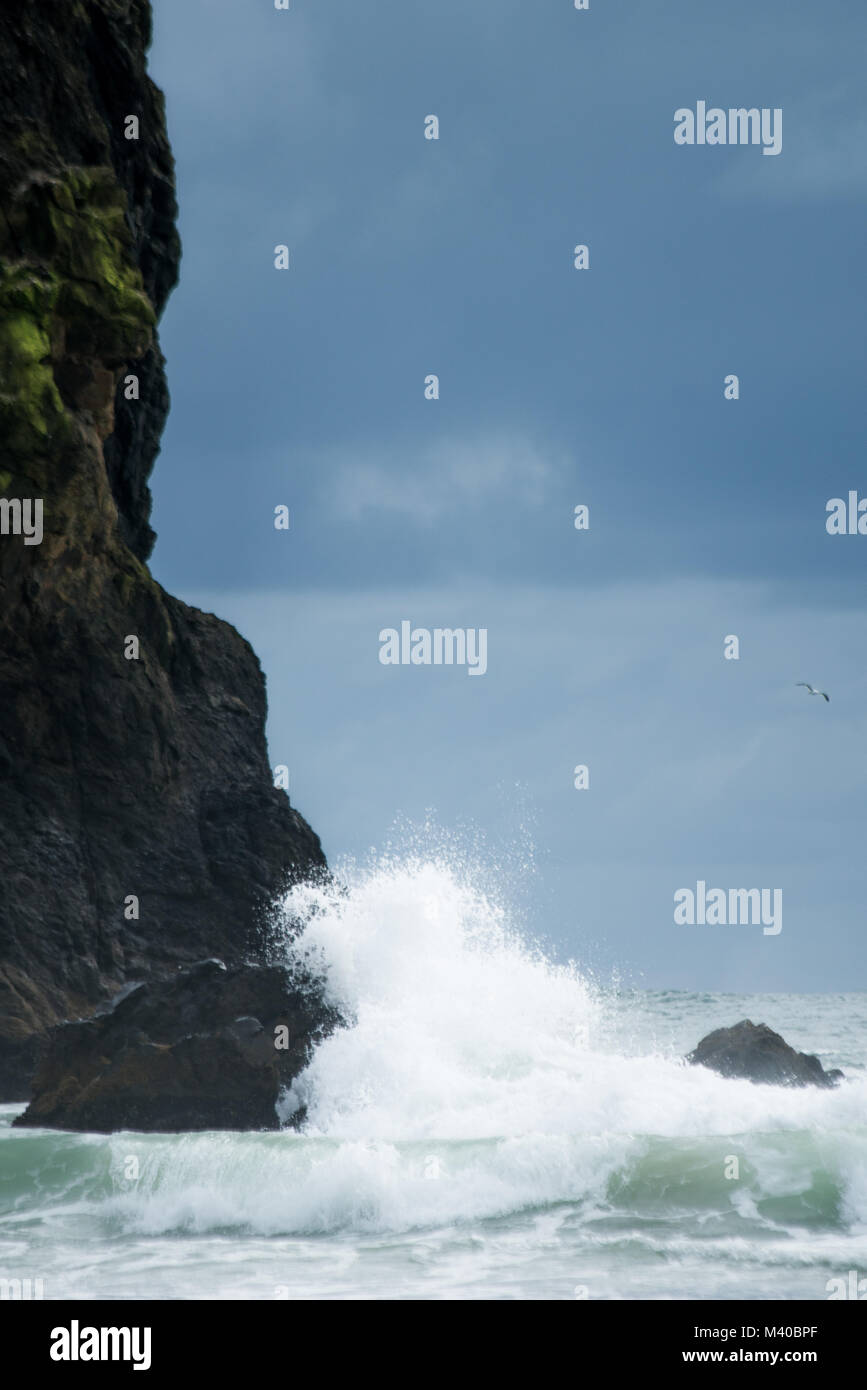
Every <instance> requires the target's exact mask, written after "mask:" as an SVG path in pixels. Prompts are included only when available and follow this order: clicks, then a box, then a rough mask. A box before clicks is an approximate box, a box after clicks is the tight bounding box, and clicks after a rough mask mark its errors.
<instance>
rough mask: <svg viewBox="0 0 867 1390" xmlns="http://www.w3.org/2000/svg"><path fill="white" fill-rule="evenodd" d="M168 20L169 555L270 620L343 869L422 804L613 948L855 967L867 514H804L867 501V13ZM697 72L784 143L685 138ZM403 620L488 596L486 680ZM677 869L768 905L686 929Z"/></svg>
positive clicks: (157, 71) (530, 919)
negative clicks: (580, 778)
mask: <svg viewBox="0 0 867 1390" xmlns="http://www.w3.org/2000/svg"><path fill="white" fill-rule="evenodd" d="M154 10H155V42H154V47H153V50H152V55H151V71H152V74H153V76H154V78H155V80H156V81H157V82H158V83H159V84H160V85H161V86H162V87H163V88H164V90H165V92H166V98H167V108H168V121H169V132H170V136H171V139H172V144H173V146H174V151H175V157H176V160H177V167H178V191H179V199H180V205H181V220H180V227H181V234H182V238H183V242H184V259H183V263H182V268H181V281H180V285H179V287H178V289H176V290H175V292H174V295H173V297H172V299H171V301H170V304H169V308H168V310H167V311H166V314H165V317H164V320H163V326H162V341H163V348H164V351H165V353H166V355H167V357H168V370H169V382H170V387H171V393H172V401H173V404H172V413H171V416H170V420H169V424H168V428H167V431H166V435H165V440H164V448H163V452H162V455H161V457H160V459H159V461H158V463H157V467H156V469H155V472H154V477H153V481H152V486H153V491H154V499H155V505H154V518H153V520H154V525H155V527H156V530H157V532H158V535H159V540H158V543H157V547H156V551H155V554H154V561H153V568H154V572H155V574H156V576H157V578H158V579H159V580H160V581H161V582H162V583H163V584H165V586H166V587H167V588H168V589H170V590H171V591H172V592H174V593H177V594H179V595H180V596H181V597H183V598H185V599H186V600H187V601H189V602H192V603H194V604H197V605H199V606H201V607H205V608H208V609H210V610H212V611H214V612H216V613H218V614H220V615H221V616H223V617H226V618H228V619H229V620H230V621H232V622H234V623H235V624H236V625H237V626H238V627H239V628H240V630H241V631H242V632H243V633H244V635H245V636H246V637H248V638H249V639H250V641H251V642H252V643H253V646H254V647H255V649H256V651H257V652H258V654H259V656H260V659H261V660H262V664H263V666H264V669H265V672H266V675H267V678H268V690H269V702H270V719H269V730H268V732H269V741H270V749H271V760H272V763H274V764H278V763H285V764H287V765H288V766H289V768H290V778H291V787H290V791H291V796H292V800H293V803H294V804H295V805H297V806H298V807H299V809H300V810H301V811H302V812H303V813H304V814H305V815H306V816H307V817H308V819H309V820H310V821H311V823H312V824H313V825H314V827H315V828H316V830H317V831H318V832H319V834H320V835H321V837H322V840H323V844H324V847H325V850H326V853H327V854H328V856H329V859H330V860H331V861H332V862H336V861H338V860H339V858H340V857H341V855H343V854H346V853H354V854H362V855H363V854H364V853H365V852H366V851H367V850H368V848H369V847H377V846H382V845H383V844H385V843H386V841H387V840H388V839H389V836H390V834H391V833H392V830H393V826H394V823H395V820H396V818H404V819H406V818H408V819H409V820H421V819H423V818H424V816H425V813H426V812H427V811H428V810H431V811H432V812H433V813H434V814H435V817H436V820H437V822H438V824H439V825H440V826H442V827H443V828H444V829H445V830H446V831H458V832H459V833H460V834H462V835H464V836H465V837H466V838H470V839H471V838H473V836H474V835H475V836H482V837H484V839H485V841H486V842H487V845H488V849H487V850H486V851H483V856H484V855H487V856H488V857H489V858H490V859H491V860H493V861H496V862H499V861H500V860H503V859H505V860H506V861H508V862H509V863H510V864H512V866H513V867H514V866H516V865H519V864H520V863H521V862H522V859H523V856H524V854H525V853H526V847H527V839H528V837H529V838H530V839H531V840H532V842H533V844H534V846H535V855H534V871H533V873H532V875H530V876H529V877H527V876H524V877H523V878H522V877H521V874H520V873H518V872H517V871H516V872H515V873H514V874H512V875H511V876H510V875H506V876H504V878H503V883H504V887H505V891H507V892H508V893H509V895H511V896H512V897H513V898H514V902H515V910H516V913H517V914H518V915H519V916H520V917H521V919H522V920H525V921H526V922H527V925H528V927H529V929H530V930H531V931H533V932H536V933H538V932H541V933H543V934H545V935H546V936H547V937H548V938H550V940H551V941H552V943H553V946H554V949H555V951H556V952H557V953H558V954H559V955H562V956H573V957H575V958H576V959H578V960H579V961H582V962H585V963H587V964H589V965H592V966H593V967H594V968H595V969H597V970H598V971H599V972H601V974H602V976H603V978H605V977H607V975H608V973H609V972H610V971H611V970H612V969H617V970H618V971H619V972H620V973H621V974H622V976H623V977H624V978H625V979H626V980H628V981H630V982H632V983H637V984H645V985H648V986H652V987H657V988H667V987H670V988H691V989H714V990H750V989H756V990H777V989H778V990H797V989H827V990H843V989H854V988H862V989H863V988H865V987H867V984H865V969H864V965H865V954H867V953H865V949H864V933H865V925H867V923H865V911H864V902H865V899H867V855H865V850H864V846H865V839H867V835H865V830H867V827H865V781H867V622H865V617H867V590H865V585H864V573H865V560H867V536H858V535H855V536H830V535H829V534H828V533H827V531H826V525H825V523H826V502H827V501H828V499H830V498H832V497H843V498H847V497H848V493H849V491H850V490H858V491H859V496H861V495H865V496H867V469H865V466H864V459H865V448H864V446H865V417H864V409H863V397H864V380H865V368H867V362H865V356H867V352H865V341H864V338H865V335H864V290H865V277H864V270H863V259H864V216H865V201H867V103H865V98H864V83H863V55H864V52H865V42H867V10H864V9H862V8H860V7H858V6H856V5H854V4H853V3H852V0H823V3H822V4H821V5H819V4H816V3H808V2H807V0H763V3H762V4H761V5H756V4H755V0H729V3H727V4H726V5H720V4H718V3H711V2H710V0H664V3H661V0H660V3H653V0H591V8H590V10H589V11H587V12H579V11H576V10H575V9H574V6H573V4H572V0H532V3H531V0H436V3H432V2H431V3H423V0H375V2H374V3H371V4H365V5H359V4H358V3H357V0H328V3H327V4H326V3H323V2H322V0H291V9H290V10H289V11H288V12H278V11H276V10H275V9H274V7H273V3H272V0H154ZM699 101H703V102H705V103H706V104H707V106H708V107H714V106H719V107H721V108H724V109H728V108H730V107H731V108H734V107H758V108H770V109H773V108H781V109H782V112H783V117H782V136H783V144H782V152H781V153H780V154H779V155H777V156H772V157H767V156H764V155H763V153H762V149H761V146H755V145H750V146H731V147H729V146H712V145H705V146H704V147H698V146H693V147H688V146H679V145H677V144H675V142H674V139H673V131H674V124H675V123H674V113H675V111H676V110H677V109H679V108H692V109H695V107H696V104H697V102H699ZM432 114H434V115H436V116H438V118H439V122H440V139H439V140H438V141H429V140H426V139H425V138H424V122H425V117H426V116H428V115H432ZM579 243H583V244H587V245H588V246H589V248H590V268H589V270H580V271H579V270H576V269H575V268H574V265H573V248H574V247H575V246H576V245H577V244H579ZM278 244H286V245H288V247H289V248H290V269H289V270H288V271H277V270H276V269H275V268H274V248H275V246H276V245H278ZM431 373H436V374H437V375H438V376H439V378H440V393H441V394H440V399H439V400H435V401H431V400H426V399H425V396H424V384H425V378H426V377H427V376H428V374H431ZM729 373H736V374H737V375H738V377H739V380H740V399H738V400H736V401H733V400H726V399H724V379H725V377H726V375H727V374H729ZM581 503H583V504H586V505H587V506H589V508H590V528H589V530H587V531H581V532H579V531H576V530H575V527H574V524H573V514H574V508H575V506H576V505H578V504H581ZM278 504H285V505H287V506H288V507H289V508H290V512H291V527H290V530H289V531H288V532H287V531H277V530H275V528H274V524H273V520H274V508H275V506H277V505H278ZM402 619H409V620H410V621H411V622H412V623H413V625H414V626H417V627H429V628H434V627H450V628H455V627H468V628H475V629H478V628H486V629H487V631H488V669H487V672H486V673H485V675H484V676H482V677H479V678H475V679H473V678H469V677H468V674H467V671H466V669H465V668H460V667H432V666H410V667H403V666H400V667H391V666H384V665H382V664H381V663H380V662H379V660H378V655H379V649H380V644H379V632H380V630H381V629H383V628H386V627H398V626H399V624H400V622H401V620H402ZM730 634H735V635H737V636H738V638H739V640H740V659H739V660H737V661H730V660H725V659H724V656H723V643H724V638H726V637H727V636H728V635H730ZM797 681H811V682H813V683H814V684H815V685H818V686H820V687H821V688H822V689H825V690H827V691H829V693H830V695H831V702H830V703H829V704H828V703H826V702H825V701H824V700H822V699H820V698H817V697H811V696H810V695H809V694H808V693H807V692H806V691H805V690H803V689H798V688H797V687H796V685H795V682H797ZM578 764H586V765H587V766H588V767H589V770H590V786H589V789H587V790H581V791H578V790H575V788H574V786H573V769H574V768H575V767H576V765H578ZM699 879H703V880H705V881H706V882H707V884H708V887H709V888H710V887H722V888H724V889H729V888H739V887H743V888H752V887H755V888H768V889H774V888H778V889H781V890H782V892H783V928H782V931H781V932H780V933H779V935H776V936H765V935H764V934H763V932H762V929H761V926H744V925H739V926H701V925H696V926H681V925H676V924H675V922H674V915H673V913H674V904H673V896H674V893H675V892H676V891H677V890H678V889H679V888H682V887H693V888H694V887H695V885H696V882H697V881H698V880H699Z"/></svg>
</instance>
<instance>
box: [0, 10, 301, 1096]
mask: <svg viewBox="0 0 867 1390" xmlns="http://www.w3.org/2000/svg"><path fill="white" fill-rule="evenodd" d="M149 40H150V7H149V5H148V3H147V0H68V3H63V4H59V3H58V4H53V3H52V4H45V3H43V2H42V0H16V3H15V4H14V5H7V6H3V7H2V9H0V523H2V525H0V846H2V853H0V1100H15V1099H24V1098H26V1096H27V1094H28V1083H29V1079H30V1075H31V1072H32V1070H33V1066H34V1063H35V1060H36V1057H37V1055H38V1052H39V1049H40V1047H41V1045H42V1042H43V1040H44V1037H45V1033H46V1030H47V1029H49V1028H50V1027H52V1026H53V1025H54V1024H56V1023H58V1022H59V1021H60V1020H63V1019H65V1018H69V1017H77V1016H82V1015H86V1014H87V1013H89V1012H90V1011H91V1010H92V1009H93V1008H94V1007H95V1006H96V1005H98V1004H99V1003H100V1002H101V1001H103V1000H105V999H107V998H109V997H110V996H111V995H113V994H115V993H116V992H117V991H118V990H119V989H120V988H121V987H123V986H124V985H125V984H126V983H127V982H129V981H131V980H150V979H155V978H158V977H159V976H160V975H164V974H166V973H168V972H173V971H176V970H177V967H178V965H184V964H190V963H191V962H193V961H195V960H197V959H199V958H201V957H202V956H207V955H212V954H216V955H219V956H220V957H221V958H223V959H224V960H225V961H226V963H227V965H229V966H230V967H231V966H234V965H237V964H238V963H239V962H240V961H242V960H244V959H246V958H247V957H248V956H249V953H250V952H251V950H254V949H255V942H256V938H257V933H258V932H259V931H260V929H261V924H262V920H263V913H264V912H265V910H266V906H267V904H268V902H269V901H270V900H271V899H272V898H273V896H274V895H275V894H276V893H277V892H278V891H279V889H280V888H281V886H282V885H283V884H284V883H286V882H287V881H289V880H290V879H293V878H297V877H299V876H302V875H306V874H308V873H310V872H312V871H315V870H316V869H317V868H320V867H321V866H322V865H323V863H324V861H323V857H322V851H321V848H320V845H319V841H318V840H317V838H316V836H315V835H314V833H313V832H312V831H311V830H310V828H309V826H307V825H306V823H305V822H304V821H303V820H302V818H301V817H300V816H299V815H298V813H297V812H296V811H294V810H293V809H292V808H291V807H290V805H289V802H288V799H287V797H286V795H285V793H283V792H282V791H278V790H276V789H275V788H274V787H273V785H272V778H271V775H270V771H269V767H268V762H267V755H266V746H265V738H264V722H265V713H266V704H265V689H264V681H263V677H262V672H261V670H260V667H259V664H258V662H257V660H256V657H255V655H254V653H253V652H252V650H251V649H250V647H249V646H248V644H247V643H246V642H245V641H244V640H243V639H242V638H241V637H240V636H239V635H238V633H237V632H235V630H234V629H233V628H231V627H230V626H229V625H228V624H226V623H223V622H221V621H219V620H218V619H217V618H215V617H212V616H211V615H209V614H206V613H202V612H198V611H197V610H195V609H192V608H189V607H187V606H186V605H185V604H183V603H181V602H179V601H178V600H177V599H174V598H172V597H170V596H169V595H168V594H166V593H165V592H164V591H163V589H162V588H161V587H160V586H159V584H157V583H156V582H155V581H154V579H153V578H152V577H151V575H150V574H149V572H148V569H147V567H146V564H145V561H146V560H147V557H148V555H149V553H150V550H151V547H152V544H153V539H154V537H153V532H152V530H151V528H150V523H149V512H150V494H149V491H148V476H149V474H150V471H151V468H152V466H153V462H154V458H155V456H156V453H157V450H158V447H159V438H160V432H161V430H162V426H163V422H164V419H165V415H166V411H167V408H168V394H167V390H166V383H165V375H164V371H163V359H162V355H161V353H160V349H159V343H158V339H157V333H156V323H157V320H158V318H159V315H160V312H161V311H162V308H163V305H164V303H165V301H166V297H167V295H168V293H169V291H170V289H171V288H172V286H173V284H174V283H175V280H176V277H177V271H178V259H179V244H178V237H177V233H176V230H175V212H176V208H175V193H174V177H173V166H172V157H171V152H170V149H169V145H168V140H167V137H166V130H165V122H164V115H163V103H162V97H161V94H160V93H159V91H158V90H157V89H156V88H155V87H154V86H153V84H152V83H151V82H150V80H149V79H148V77H147V75H146V71H145V52H146V49H147V46H148V43H149ZM130 117H135V118H136V121H137V125H136V124H135V122H131V121H130V120H129V118H130ZM129 134H131V135H133V136H136V135H137V138H127V135H129ZM37 500H39V501H41V503H42V508H43V535H42V537H41V543H33V544H28V543H26V540H27V538H26V537H25V536H24V535H23V534H20V526H19V522H20V517H21V515H22V514H23V513H22V512H21V508H22V507H23V504H25V503H27V502H33V503H34V504H35V502H36V501H37ZM30 515H31V518H32V517H33V516H34V515H35V511H31V513H30ZM16 530H18V531H19V533H18V534H16ZM33 538H34V537H31V539H33ZM130 638H135V639H136V641H137V644H138V652H137V655H136V653H135V644H134V643H131V642H130V640H129V639H130Z"/></svg>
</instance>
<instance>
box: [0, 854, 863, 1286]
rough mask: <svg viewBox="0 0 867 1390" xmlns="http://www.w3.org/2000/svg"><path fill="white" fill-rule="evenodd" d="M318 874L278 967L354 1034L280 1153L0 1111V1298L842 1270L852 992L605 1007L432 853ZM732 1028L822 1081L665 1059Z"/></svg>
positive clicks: (329, 1044) (850, 1234)
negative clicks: (2, 1282)
mask: <svg viewBox="0 0 867 1390" xmlns="http://www.w3.org/2000/svg"><path fill="white" fill-rule="evenodd" d="M345 880H346V882H347V885H348V891H346V892H344V893H339V894H338V893H335V892H329V891H328V890H326V889H322V888H311V887H306V888H303V889H300V890H296V892H295V893H294V894H292V895H290V899H289V900H288V902H287V907H288V908H289V909H290V911H291V914H292V915H293V916H294V917H296V918H297V917H298V916H299V915H300V916H301V917H302V918H303V919H304V920H305V921H306V922H307V926H306V929H305V931H304V933H303V935H302V936H301V938H300V941H296V942H295V943H294V944H291V945H290V944H287V945H286V946H285V948H282V949H285V950H286V952H298V951H301V952H302V953H304V954H305V955H306V957H307V959H308V960H310V959H313V960H315V961H317V962H318V963H319V964H320V965H321V967H322V969H323V970H324V971H325V973H326V978H327V981H328V989H329V991H330V993H331V995H332V997H333V998H334V999H335V1000H337V1001H339V1002H340V1004H341V1005H342V1007H343V1008H344V1009H345V1010H346V1011H348V1012H349V1013H351V1015H352V1018H353V1020H354V1022H353V1026H352V1027H351V1028H349V1029H347V1030H346V1031H344V1032H340V1033H338V1034H335V1035H334V1036H333V1037H332V1038H330V1039H328V1040H327V1041H326V1042H325V1043H323V1044H322V1045H321V1046H320V1047H319V1049H318V1050H317V1052H316V1053H315V1055H314V1057H313V1059H312V1061H311V1064H310V1066H309V1068H308V1069H307V1071H306V1073H305V1074H304V1076H303V1077H302V1078H301V1079H300V1081H299V1082H298V1083H296V1086H295V1087H294V1088H293V1090H292V1092H291V1093H289V1094H288V1095H287V1096H285V1097H284V1099H283V1101H282V1113H283V1114H284V1116H288V1115H289V1114H290V1113H291V1112H292V1111H293V1110H294V1109H295V1108H296V1107H297V1106H298V1105H300V1104H306V1106H307V1108H308V1119H307V1125H306V1128H305V1131H304V1132H303V1133H297V1132H295V1131H294V1130H284V1131H280V1132H272V1133H261V1134H258V1133H257V1134H230V1133H206V1134H181V1135H154V1134H146V1135H145V1134H137V1133H132V1132H127V1133H121V1134H114V1135H109V1136H106V1135H91V1134H64V1133H58V1132H52V1131H33V1130H25V1131H18V1130H13V1129H12V1128H11V1127H10V1126H11V1121H12V1119H13V1117H14V1116H15V1114H16V1113H18V1111H19V1109H20V1108H21V1107H19V1106H14V1105H7V1106H3V1107H0V1277H5V1278H19V1279H22V1280H27V1279H30V1280H32V1281H35V1280H41V1281H42V1284H41V1289H42V1292H43V1296H44V1297H45V1298H47V1299H51V1298H76V1299H78V1298H98V1299H118V1298H129V1297H136V1298H187V1299H197V1298H219V1299H285V1298H291V1299H357V1298H361V1299H379V1298H387V1299H395V1298H407V1299H570V1300H571V1299H575V1298H582V1299H583V1298H589V1299H629V1298H652V1299H696V1298H698V1299H710V1298H714V1299H719V1298H723V1299H726V1298H734V1299H742V1298H748V1299H787V1298H805V1299H815V1300H823V1299H826V1298H828V1296H829V1293H828V1289H827V1285H828V1281H829V1280H831V1279H835V1278H840V1279H844V1280H846V1279H847V1278H848V1274H849V1271H850V1270H854V1271H856V1272H857V1274H858V1276H859V1277H861V1278H864V1277H867V994H863V993H860V994H839V995H833V996H831V995H802V996H793V995H731V994H729V995H725V994H690V993H683V992H664V991H663V992H658V991H657V992H648V991H617V990H613V989H604V988H600V987H599V986H598V985H596V984H594V983H593V982H592V981H590V980H588V979H587V978H585V977H584V976H583V975H582V971H581V968H580V964H579V965H569V966H564V965H556V964H552V963H551V962H550V961H549V960H548V959H546V957H545V956H544V954H543V953H542V952H541V951H540V950H539V949H538V948H536V947H534V946H533V945H532V944H531V943H527V942H526V941H525V940H523V939H522V938H521V936H520V934H519V933H518V932H517V931H516V930H515V928H514V925H513V924H512V923H511V922H510V920H509V915H508V913H507V912H506V911H505V910H504V909H503V908H502V907H501V906H498V905H497V903H496V902H495V901H494V900H493V898H492V896H491V895H490V894H487V893H485V892H484V891H483V890H482V889H481V888H480V887H479V885H478V882H477V881H474V878H473V874H472V873H471V872H469V871H464V870H462V869H461V868H459V867H456V866H455V864H454V863H452V862H450V861H449V859H448V857H442V858H436V857H434V858H433V859H429V860H425V859H424V858H423V857H417V858H413V857H412V856H409V857H405V858H402V859H393V860H389V859H384V860H381V861H380V862H379V863H377V864H376V865H375V866H373V867H371V868H368V869H365V870H348V871H347V874H346V876H345ZM744 1017H749V1018H752V1019H753V1021H754V1022H766V1023H768V1024H770V1025H771V1026H772V1027H774V1028H776V1029H778V1030H779V1031H780V1032H782V1033H783V1035H784V1036H785V1037H786V1039H787V1040H788V1041H789V1042H791V1043H792V1044H794V1045H796V1046H797V1047H799V1048H801V1049H803V1050H806V1051H811V1052H816V1053H817V1054H818V1055H819V1057H820V1058H821V1060H822V1062H823V1064H824V1065H825V1066H839V1067H842V1068H843V1070H844V1071H845V1072H846V1074H847V1078H848V1079H847V1081H846V1082H845V1083H844V1084H843V1085H841V1086H840V1087H839V1089H837V1090H834V1091H819V1090H813V1089H808V1090H787V1089H783V1088H777V1087H763V1086H753V1085H751V1084H750V1083H748V1082H742V1081H728V1080H723V1079H722V1078H720V1077H718V1076H715V1075H714V1074H712V1073H710V1072H708V1071H705V1070H703V1069H701V1068H693V1067H689V1066H686V1065H685V1064H684V1063H683V1061H682V1057H683V1054H684V1053H685V1052H686V1051H688V1050H689V1049H690V1048H691V1047H693V1046H694V1045H695V1044H696V1043H697V1041H698V1040H699V1038H700V1037H702V1036H703V1034H705V1033H706V1032H708V1031H709V1030H710V1029H711V1028H713V1027H717V1026H720V1025H724V1024H728V1023H734V1022H736V1021H737V1020H738V1019H740V1018H744ZM735 1161H736V1163H735ZM735 1171H737V1176H731V1175H732V1174H733V1173H734V1172H735ZM136 1174H137V1175H136ZM31 1287H39V1286H34V1285H31ZM865 1287H867V1286H865Z"/></svg>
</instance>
